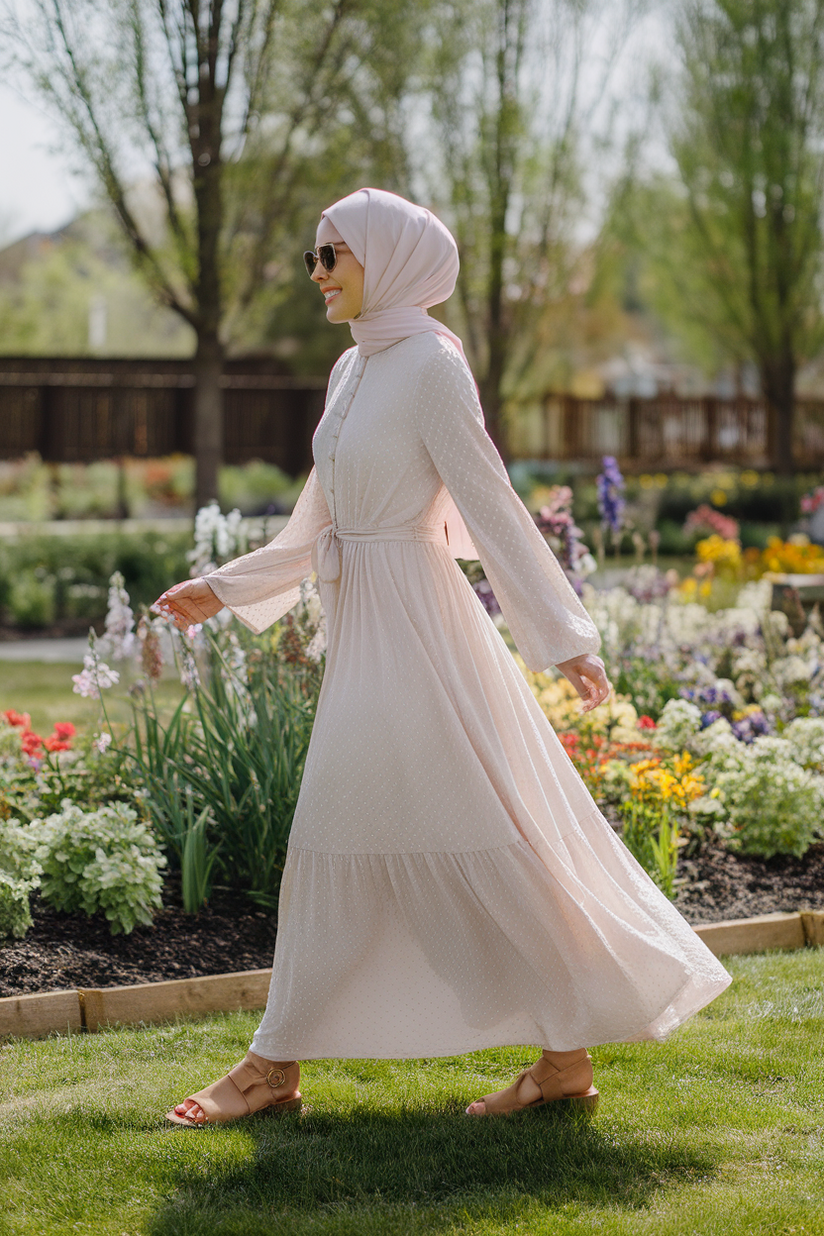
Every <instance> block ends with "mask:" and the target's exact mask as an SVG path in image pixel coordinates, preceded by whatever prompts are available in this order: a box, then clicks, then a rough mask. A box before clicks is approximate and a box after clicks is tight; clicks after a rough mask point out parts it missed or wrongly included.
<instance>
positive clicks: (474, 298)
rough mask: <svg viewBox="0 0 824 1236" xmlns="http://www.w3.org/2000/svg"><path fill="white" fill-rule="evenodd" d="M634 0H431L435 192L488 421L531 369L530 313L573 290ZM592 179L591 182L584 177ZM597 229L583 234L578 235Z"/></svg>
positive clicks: (534, 342) (495, 421) (533, 319)
mask: <svg viewBox="0 0 824 1236" xmlns="http://www.w3.org/2000/svg"><path fill="white" fill-rule="evenodd" d="M643 8H644V4H643V2H642V0H463V2H462V3H448V4H445V5H443V6H442V7H441V8H440V9H439V13H438V17H439V24H438V27H437V37H436V39H435V50H434V53H433V65H432V77H431V81H432V87H431V89H432V104H433V117H434V121H435V130H436V133H437V136H438V139H439V145H440V150H441V159H440V162H439V164H438V168H437V172H438V175H437V183H434V179H433V188H432V195H433V197H434V198H435V199H436V200H438V199H439V200H440V202H441V203H442V205H443V208H444V210H445V212H446V213H447V214H448V215H449V216H450V218H451V220H452V222H453V226H454V227H455V231H456V234H457V238H458V244H459V248H460V251H461V263H462V264H461V274H460V277H459V282H458V295H459V301H460V306H461V312H462V315H463V318H464V328H465V332H466V338H467V344H468V348H469V350H470V353H471V359H472V362H473V367H474V369H475V372H476V374H477V376H478V385H479V388H480V392H481V398H482V402H483V406H484V411H485V414H486V419H487V425H488V427H489V430H490V433H491V435H492V437H493V438H494V439H495V441H496V442H497V444H498V446H499V448H501V449H502V450H504V451H505V449H506V443H505V434H504V431H503V424H502V414H503V408H504V402H505V398H506V395H507V392H508V391H510V390H512V389H513V387H514V386H515V385H516V384H517V383H518V381H519V379H521V378H522V377H523V375H524V373H526V372H527V371H529V370H530V369H534V368H535V365H536V357H537V353H538V351H539V347H540V338H541V332H540V330H539V329H537V327H538V323H539V321H540V319H541V317H542V315H543V314H544V312H545V310H546V309H547V308H548V307H549V306H551V305H554V304H557V302H558V301H559V300H564V299H565V298H566V297H567V296H568V295H569V290H570V285H571V284H572V285H574V283H575V276H576V273H579V274H580V272H579V271H578V265H579V262H580V259H581V257H582V255H584V254H585V253H586V255H587V256H586V260H587V261H588V260H589V259H590V258H591V247H590V245H588V244H585V243H582V241H583V237H582V233H581V227H580V225H581V219H582V215H583V213H584V210H585V204H586V199H587V196H588V191H591V190H592V183H591V181H592V168H591V166H590V167H589V168H587V167H586V161H587V159H591V156H592V155H593V153H594V152H595V151H596V150H597V149H598V143H599V140H600V139H603V137H604V135H605V133H606V132H607V131H608V127H609V124H608V111H609V109H608V107H607V106H605V104H606V102H607V98H608V83H609V81H610V78H611V75H612V72H613V69H614V67H615V63H616V60H617V58H618V55H619V53H620V51H621V49H622V48H623V46H624V45H625V42H626V38H627V35H628V33H629V31H630V29H631V28H632V25H633V23H634V21H635V20H636V18H637V16H638V14H639V13H640V12H641V11H642V10H643ZM588 180H589V182H590V183H587V181H588ZM586 239H587V241H591V236H589V237H587V238H586Z"/></svg>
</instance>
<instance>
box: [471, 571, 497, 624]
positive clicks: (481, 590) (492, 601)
mask: <svg viewBox="0 0 824 1236" xmlns="http://www.w3.org/2000/svg"><path fill="white" fill-rule="evenodd" d="M472 587H473V588H474V590H475V595H476V596H477V598H478V600H479V601H480V602H481V605H483V607H484V609H485V610H486V612H487V613H488V614H489V616H490V618H494V617H495V616H496V614H500V612H501V607H500V605H499V604H498V598H497V597H496V596H495V593H494V592H493V591H492V585H491V584H490V582H489V580H488V579H479V580H478V582H477V584H473V585H472Z"/></svg>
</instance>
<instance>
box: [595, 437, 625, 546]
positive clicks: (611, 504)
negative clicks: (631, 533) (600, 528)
mask: <svg viewBox="0 0 824 1236" xmlns="http://www.w3.org/2000/svg"><path fill="white" fill-rule="evenodd" d="M601 467H602V468H603V471H602V472H601V473H600V474H599V476H598V477H597V479H596V481H595V485H596V488H597V490H598V510H599V511H600V513H601V521H602V523H603V524H604V526H605V527H607V528H609V529H610V531H611V532H612V534H613V536H616V535H617V534H618V533H619V532H620V531H621V529H622V528H623V526H624V507H625V506H626V502H625V501H624V489H625V488H626V486H625V482H624V478H623V477H622V475H621V470H620V468H619V467H618V461H617V459H616V458H615V456H614V455H604V457H603V460H602V462H601Z"/></svg>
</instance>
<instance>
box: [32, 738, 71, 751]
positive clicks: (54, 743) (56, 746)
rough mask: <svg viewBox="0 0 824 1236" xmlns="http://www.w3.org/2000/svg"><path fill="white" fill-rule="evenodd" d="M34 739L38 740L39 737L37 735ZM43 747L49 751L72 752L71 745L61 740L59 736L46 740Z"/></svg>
mask: <svg viewBox="0 0 824 1236" xmlns="http://www.w3.org/2000/svg"><path fill="white" fill-rule="evenodd" d="M34 737H35V738H36V737H37V735H36V734H35V735H34ZM43 746H44V747H45V748H46V750H47V751H70V750H71V743H70V742H66V741H65V739H62V738H60V736H59V735H58V734H52V735H51V737H50V738H47V739H46V741H45V742H44V743H43Z"/></svg>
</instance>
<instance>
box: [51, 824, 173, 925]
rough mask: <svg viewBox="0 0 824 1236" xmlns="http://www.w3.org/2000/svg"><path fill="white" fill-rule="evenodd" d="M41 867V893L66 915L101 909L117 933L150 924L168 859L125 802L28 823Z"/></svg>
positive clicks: (158, 898)
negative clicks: (161, 873) (163, 869)
mask: <svg viewBox="0 0 824 1236" xmlns="http://www.w3.org/2000/svg"><path fill="white" fill-rule="evenodd" d="M29 831H30V832H31V835H32V836H33V837H34V838H35V839H36V840H37V842H38V845H37V849H36V850H35V854H34V856H35V858H36V860H37V862H38V863H39V864H40V866H41V868H42V876H41V879H40V892H41V896H42V897H43V899H44V900H45V901H48V902H50V903H51V904H52V905H53V906H54V907H55V909H57V910H62V911H64V912H66V913H71V912H75V911H78V910H81V911H83V913H85V914H95V913H97V912H98V911H102V912H103V913H104V914H105V915H106V918H107V919H108V920H109V925H110V927H111V931H112V935H116V934H117V933H118V932H121V931H123V932H127V933H128V932H130V931H132V930H133V929H134V927H135V926H136V925H137V924H138V923H145V924H148V923H151V921H152V911H153V910H154V909H157V908H159V907H160V905H161V900H160V890H161V888H162V879H161V876H160V868H161V867H164V866H165V865H166V859H165V858H164V857H163V855H162V854H161V853H160V850H159V848H158V845H157V842H156V840H155V838H154V837H153V835H152V833H151V831H150V829H149V828H148V826H147V825H146V824H145V823H143V822H142V821H139V820H138V819H137V813H136V812H135V811H134V810H133V809H132V808H131V807H128V806H126V805H125V804H124V803H112V804H110V805H109V806H106V807H100V808H99V809H98V810H97V811H89V812H84V811H83V810H82V808H81V807H79V806H78V805H77V804H76V803H71V802H65V803H64V804H63V810H62V811H60V812H59V813H57V814H56V815H51V816H49V817H48V818H47V819H45V820H35V821H34V822H33V823H32V824H30V825H29Z"/></svg>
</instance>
